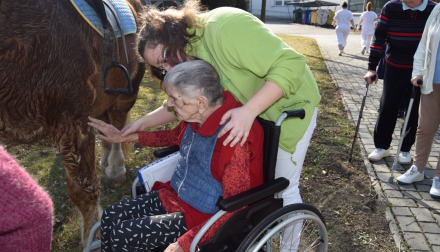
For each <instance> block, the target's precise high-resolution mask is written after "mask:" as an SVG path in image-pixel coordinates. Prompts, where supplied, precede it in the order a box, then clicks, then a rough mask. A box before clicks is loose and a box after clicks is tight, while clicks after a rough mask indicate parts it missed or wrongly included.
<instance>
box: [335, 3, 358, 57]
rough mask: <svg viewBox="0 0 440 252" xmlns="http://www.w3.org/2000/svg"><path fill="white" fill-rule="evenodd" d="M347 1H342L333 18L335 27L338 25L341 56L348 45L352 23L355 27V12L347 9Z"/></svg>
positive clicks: (337, 35)
mask: <svg viewBox="0 0 440 252" xmlns="http://www.w3.org/2000/svg"><path fill="white" fill-rule="evenodd" d="M347 7H348V4H347V2H345V1H344V2H342V4H341V8H342V10H339V11H338V12H336V14H335V17H334V18H333V27H336V37H337V39H338V47H339V56H342V54H343V53H344V48H345V46H346V45H347V37H348V34H349V33H350V24H351V27H353V28H354V21H353V13H351V11H349V10H347Z"/></svg>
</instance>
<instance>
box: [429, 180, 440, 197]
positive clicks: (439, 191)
mask: <svg viewBox="0 0 440 252" xmlns="http://www.w3.org/2000/svg"><path fill="white" fill-rule="evenodd" d="M429 195H431V198H433V199H440V178H439V177H437V176H435V177H434V178H432V187H431V190H429Z"/></svg>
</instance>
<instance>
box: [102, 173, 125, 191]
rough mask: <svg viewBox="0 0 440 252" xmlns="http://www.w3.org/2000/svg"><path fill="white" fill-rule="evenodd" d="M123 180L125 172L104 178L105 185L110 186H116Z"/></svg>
mask: <svg viewBox="0 0 440 252" xmlns="http://www.w3.org/2000/svg"><path fill="white" fill-rule="evenodd" d="M124 182H125V174H122V175H120V176H118V177H115V178H109V177H107V178H106V183H107V186H108V187H110V188H118V187H120V186H121V185H122V184H123V183H124Z"/></svg>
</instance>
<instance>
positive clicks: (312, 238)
mask: <svg viewBox="0 0 440 252" xmlns="http://www.w3.org/2000/svg"><path fill="white" fill-rule="evenodd" d="M294 117H296V118H301V119H303V118H304V117H305V111H304V110H303V109H296V110H290V111H285V112H283V113H282V114H281V115H280V116H279V117H278V119H277V121H276V122H275V123H274V122H272V121H267V120H264V119H262V118H257V119H258V121H259V122H260V124H261V125H262V127H263V130H264V147H263V149H264V153H263V156H264V157H263V172H264V183H263V184H262V185H260V186H257V187H254V188H252V189H249V190H247V191H245V192H242V193H239V194H237V195H234V196H232V197H229V198H227V199H219V201H218V203H217V205H218V207H219V209H220V210H219V211H218V212H217V213H216V214H214V215H213V216H212V217H211V219H209V220H208V221H207V223H206V224H205V225H204V226H203V227H202V229H201V230H200V231H199V233H198V234H197V235H196V237H195V238H194V240H193V242H192V243H191V247H190V251H191V252H195V251H205V252H228V251H231V252H232V251H234V252H279V251H319V252H325V251H327V249H328V234H327V229H326V225H325V220H324V217H323V215H322V214H321V213H320V212H319V210H318V209H317V208H315V207H314V206H312V205H308V204H304V203H299V204H292V205H287V206H284V207H283V199H282V198H281V191H282V190H284V189H285V188H287V186H288V185H289V181H288V180H287V179H286V178H283V177H281V178H277V179H275V165H276V161H277V153H278V142H279V137H280V132H281V123H282V122H283V121H284V120H285V119H287V118H292V119H293V118H294ZM292 119H290V120H292ZM177 150H178V147H177V146H175V147H169V148H165V149H161V150H156V151H155V153H154V155H155V156H156V157H164V156H166V155H168V154H170V153H172V152H175V151H177ZM138 182H139V180H138V178H136V179H135V180H134V182H133V186H132V195H133V197H136V195H138V194H139V192H140V190H139V189H140V186H142V185H138V184H139V183H138ZM243 207H245V208H243ZM241 208H243V209H241ZM238 209H241V210H240V211H238V212H236V213H235V214H234V215H233V216H232V217H231V218H229V219H228V220H227V221H226V222H225V223H224V224H223V225H222V226H221V228H220V229H219V230H218V231H217V232H216V234H215V235H214V237H213V238H212V239H211V240H210V241H209V242H207V243H205V244H202V245H199V246H197V244H198V243H199V241H200V239H201V238H202V237H203V235H204V234H205V233H206V231H207V230H208V229H209V227H210V226H211V225H212V224H213V223H215V222H216V221H217V220H218V219H219V218H220V217H221V216H223V215H224V214H225V213H227V212H231V211H235V210H238ZM98 228H100V222H98V223H96V224H95V225H94V226H93V227H92V229H91V231H90V235H89V238H88V242H87V246H86V248H85V251H86V252H89V251H91V250H94V249H98V248H100V246H101V241H100V240H98V241H93V237H94V236H95V232H96V230H97V229H98ZM286 229H290V230H292V229H293V230H294V231H290V232H286V235H284V233H285V230H286ZM287 234H289V237H287ZM92 241H93V242H92ZM281 247H282V249H281ZM165 248H166V247H165ZM165 248H156V249H154V250H152V251H154V252H156V251H163V250H164V249H165Z"/></svg>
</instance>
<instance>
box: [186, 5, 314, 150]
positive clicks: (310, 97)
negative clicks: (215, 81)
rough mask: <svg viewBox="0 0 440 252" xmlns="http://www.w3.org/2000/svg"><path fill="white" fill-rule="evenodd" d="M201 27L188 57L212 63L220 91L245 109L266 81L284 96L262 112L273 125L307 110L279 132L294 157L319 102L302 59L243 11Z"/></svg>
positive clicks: (223, 11)
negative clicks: (289, 112) (290, 113)
mask: <svg viewBox="0 0 440 252" xmlns="http://www.w3.org/2000/svg"><path fill="white" fill-rule="evenodd" d="M201 22H202V23H203V26H204V28H196V29H195V32H196V34H197V35H198V36H200V37H201V39H199V40H197V41H194V42H192V43H191V45H188V47H187V54H188V55H190V56H194V57H197V58H200V59H203V60H205V61H207V62H209V63H211V65H213V66H214V68H215V69H216V70H217V71H218V73H219V75H220V79H221V82H222V85H223V87H224V88H225V89H226V90H229V91H230V92H231V93H232V94H233V95H234V96H235V98H236V99H237V100H238V101H240V102H241V103H243V104H245V103H246V102H247V101H248V100H249V99H250V98H251V97H252V96H253V95H254V94H255V93H256V92H257V91H258V89H259V88H260V87H261V86H262V85H263V84H264V82H265V81H266V80H270V81H272V82H274V83H276V84H277V85H278V86H279V87H280V88H281V89H282V90H283V92H284V96H283V97H282V98H281V99H279V100H278V101H277V102H276V103H274V104H273V105H272V106H270V107H269V108H268V109H267V110H266V111H264V112H263V113H262V114H261V115H260V116H261V117H262V118H264V119H266V120H272V121H276V119H277V118H278V116H279V115H280V114H281V113H282V112H283V111H285V110H290V109H296V108H304V109H305V111H306V117H305V118H304V119H303V120H300V119H297V118H292V119H287V120H286V121H285V122H284V123H283V124H282V127H281V139H280V147H281V148H282V149H283V150H285V151H288V152H290V153H293V152H295V149H296V144H297V143H298V141H299V140H301V138H302V137H303V135H304V133H305V132H306V130H307V127H308V125H309V123H310V120H311V116H312V115H313V111H314V109H315V108H316V107H317V106H318V104H319V101H320V100H321V96H320V94H319V91H318V86H317V84H316V81H315V79H314V77H313V74H312V72H311V71H310V69H309V67H308V66H307V65H306V59H305V57H304V56H303V55H302V54H299V53H298V52H296V51H295V50H293V49H292V48H291V47H289V46H288V45H287V44H286V43H284V42H283V41H282V40H281V39H280V38H279V37H277V36H276V35H275V34H274V33H272V32H271V31H270V30H269V29H268V28H267V27H266V26H265V25H264V24H263V23H262V22H261V21H260V20H259V19H257V18H256V17H255V16H253V15H252V14H250V13H248V12H245V11H243V10H240V9H236V8H230V7H222V8H217V9H214V10H212V11H210V12H207V13H204V14H202V15H201ZM193 31H194V30H193ZM190 32H191V31H190Z"/></svg>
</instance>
